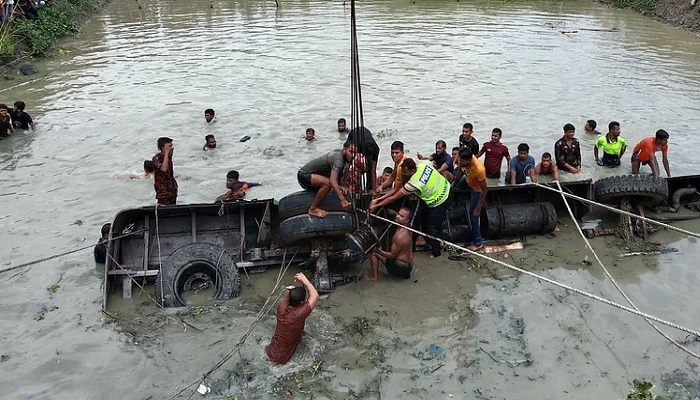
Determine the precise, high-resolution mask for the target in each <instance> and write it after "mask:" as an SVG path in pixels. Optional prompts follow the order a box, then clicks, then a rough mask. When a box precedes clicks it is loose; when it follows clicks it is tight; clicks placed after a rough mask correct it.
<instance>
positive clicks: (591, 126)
mask: <svg viewBox="0 0 700 400" xmlns="http://www.w3.org/2000/svg"><path fill="white" fill-rule="evenodd" d="M597 126H598V123H597V122H595V121H594V120H592V119H589V120H588V121H586V125H584V127H583V131H584V132H586V133H587V134H589V135H596V136H600V135H602V133H600V132H598V131H597V130H596V129H595V128H596V127H597Z"/></svg>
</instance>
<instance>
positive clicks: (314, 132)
mask: <svg viewBox="0 0 700 400" xmlns="http://www.w3.org/2000/svg"><path fill="white" fill-rule="evenodd" d="M309 132H311V133H313V134H314V135H315V134H316V131H315V130H314V128H307V129H306V133H309Z"/></svg>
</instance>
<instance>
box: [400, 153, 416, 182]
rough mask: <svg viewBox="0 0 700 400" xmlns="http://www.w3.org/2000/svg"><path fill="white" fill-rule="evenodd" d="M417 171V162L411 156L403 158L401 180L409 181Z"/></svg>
mask: <svg viewBox="0 0 700 400" xmlns="http://www.w3.org/2000/svg"><path fill="white" fill-rule="evenodd" d="M416 171H417V168H416V162H415V161H413V159H411V158H407V159H405V160H403V162H402V163H401V180H402V182H404V183H405V182H408V180H409V179H411V176H412V175H413V174H415V173H416Z"/></svg>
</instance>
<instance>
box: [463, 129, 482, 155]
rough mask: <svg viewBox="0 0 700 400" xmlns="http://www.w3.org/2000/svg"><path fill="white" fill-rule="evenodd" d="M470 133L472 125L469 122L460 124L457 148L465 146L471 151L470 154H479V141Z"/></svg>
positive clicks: (472, 130) (472, 131)
mask: <svg viewBox="0 0 700 400" xmlns="http://www.w3.org/2000/svg"><path fill="white" fill-rule="evenodd" d="M472 133H474V125H472V124H470V123H469V122H467V123H466V124H464V125H462V134H461V135H459V148H460V149H462V148H464V147H467V148H469V149H470V150H471V151H472V154H479V142H477V141H476V139H474V137H473V136H472Z"/></svg>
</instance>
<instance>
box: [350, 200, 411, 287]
mask: <svg viewBox="0 0 700 400" xmlns="http://www.w3.org/2000/svg"><path fill="white" fill-rule="evenodd" d="M394 221H396V222H397V223H399V224H400V225H401V226H398V227H396V232H395V233H394V236H393V237H392V238H391V251H385V250H382V249H381V248H379V247H378V246H377V247H375V248H374V252H373V253H372V255H371V256H370V258H369V261H370V264H372V275H369V274H368V275H365V276H364V277H363V278H362V279H363V280H368V281H375V282H376V281H377V280H378V279H379V261H381V262H382V263H384V265H386V269H387V271H389V274H391V275H394V276H397V277H400V278H404V279H408V278H410V277H411V269H413V237H412V236H411V231H409V230H408V229H406V228H404V226H408V224H409V223H410V221H411V209H410V208H408V207H403V208H402V209H400V210H399V213H398V214H396V218H395V219H394Z"/></svg>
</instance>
